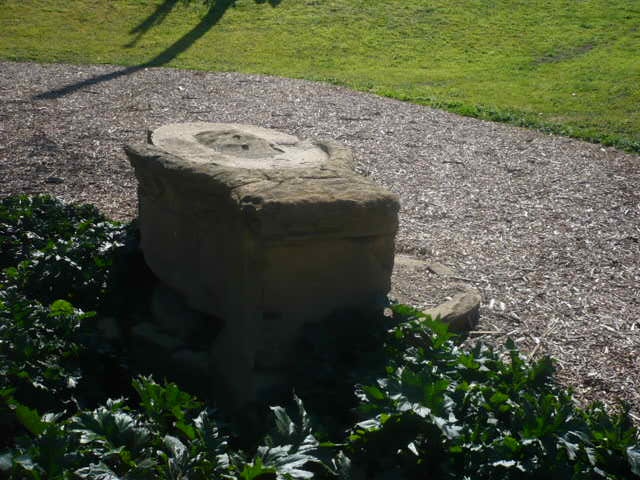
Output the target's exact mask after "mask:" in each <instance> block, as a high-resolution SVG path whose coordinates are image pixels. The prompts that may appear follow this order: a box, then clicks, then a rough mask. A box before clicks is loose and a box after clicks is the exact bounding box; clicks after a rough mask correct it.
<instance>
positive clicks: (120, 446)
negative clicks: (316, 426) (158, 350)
mask: <svg viewBox="0 0 640 480" xmlns="http://www.w3.org/2000/svg"><path fill="white" fill-rule="evenodd" d="M134 382H135V383H136V384H137V386H136V390H137V391H138V392H139V393H140V396H141V398H140V400H141V404H143V403H145V402H146V400H148V399H151V398H162V399H164V401H162V402H160V403H158V404H155V405H154V406H153V407H151V409H149V406H148V405H147V406H146V407H144V408H143V410H142V411H138V410H135V409H132V408H130V407H129V406H128V405H127V404H126V403H125V401H124V400H121V399H120V400H108V401H107V402H106V404H105V405H103V406H100V407H98V408H96V409H94V410H91V411H81V412H79V413H77V414H76V415H73V416H72V417H70V418H68V419H66V420H62V421H60V420H58V419H57V418H53V417H43V419H42V421H41V428H40V429H39V431H34V432H32V434H33V435H32V436H31V437H29V438H26V437H25V438H22V439H20V440H19V441H18V443H17V445H16V446H15V447H14V448H13V449H12V450H10V451H7V452H4V453H2V454H1V455H0V472H4V475H5V476H6V477H7V478H8V479H22V478H33V479H40V478H49V479H57V478H71V475H72V474H73V475H75V478H81V479H87V480H105V479H121V478H127V479H148V480H151V479H167V478H169V479H187V478H188V479H193V480H198V479H202V480H205V479H211V478H228V479H243V480H248V479H253V480H257V479H265V478H274V479H279V480H280V479H281V480H288V479H308V478H312V477H314V473H313V472H311V471H310V470H309V469H308V468H307V467H308V466H309V465H320V466H322V465H323V462H322V460H321V459H320V458H319V457H318V456H317V455H316V453H317V450H318V449H319V444H318V442H317V441H316V440H315V437H314V436H313V433H312V431H311V427H310V425H309V423H308V416H307V414H306V412H305V411H304V408H303V407H302V404H301V402H299V400H298V405H299V415H300V416H301V418H302V419H303V420H302V422H303V423H302V424H301V425H298V424H296V423H294V422H293V421H292V420H291V418H290V417H289V416H288V415H287V413H286V412H285V411H284V410H283V409H281V408H280V407H274V413H275V416H276V425H277V428H276V431H277V440H276V436H273V437H267V438H265V440H264V445H262V446H258V447H257V448H256V451H255V453H254V454H253V455H248V454H247V453H245V452H242V451H238V450H233V449H231V448H230V447H229V443H228V440H227V437H226V436H225V435H223V434H222V433H221V431H220V429H219V427H218V424H217V422H216V421H215V420H214V416H213V414H212V412H211V411H209V410H207V409H203V410H201V411H200V412H199V413H198V414H197V415H193V416H191V415H190V416H189V418H183V420H181V421H180V422H178V421H176V422H173V423H169V422H164V421H162V422H158V419H159V418H161V419H167V418H170V417H172V416H174V414H175V409H176V407H180V406H182V405H184V404H185V403H184V402H185V401H186V405H187V410H189V411H191V410H192V409H193V408H194V407H195V405H196V403H198V402H197V401H196V400H195V399H194V398H193V397H191V396H190V395H188V394H186V393H185V392H181V391H180V390H179V388H178V387H177V386H176V385H175V384H171V383H166V384H165V385H162V386H161V385H158V384H157V383H155V382H154V381H153V380H152V379H151V378H144V377H141V378H138V379H136V380H134ZM180 423H183V424H184V426H187V427H188V428H186V429H185V428H184V427H183V426H180ZM185 430H187V431H188V432H189V433H188V434H185ZM278 442H281V443H278ZM322 471H324V472H327V474H330V469H329V467H326V468H324V470H322Z"/></svg>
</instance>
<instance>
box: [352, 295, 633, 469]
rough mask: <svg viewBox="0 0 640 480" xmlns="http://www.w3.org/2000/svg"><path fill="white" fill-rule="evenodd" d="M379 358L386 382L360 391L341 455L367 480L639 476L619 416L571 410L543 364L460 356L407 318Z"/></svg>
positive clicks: (477, 352) (479, 352)
mask: <svg viewBox="0 0 640 480" xmlns="http://www.w3.org/2000/svg"><path fill="white" fill-rule="evenodd" d="M396 311H397V313H400V312H401V313H404V314H407V313H411V312H410V311H408V310H407V309H406V307H399V308H397V309H396ZM434 327H436V328H434ZM387 349H388V352H389V362H388V364H387V366H386V374H385V375H384V376H382V377H381V378H379V379H378V380H377V382H376V383H375V384H369V385H363V386H361V387H360V388H359V391H358V396H359V397H360V399H361V405H360V407H359V411H360V413H361V415H362V416H363V417H364V419H363V420H362V421H361V422H359V423H358V424H357V425H356V426H355V427H353V428H352V430H351V434H350V437H349V444H348V447H347V451H348V453H349V454H350V456H351V457H352V461H353V463H354V465H356V466H357V468H361V469H362V470H364V471H365V472H366V473H367V474H368V475H372V474H373V472H387V474H388V475H397V476H398V477H396V478H407V479H409V478H418V477H419V476H420V475H422V474H423V473H424V471H425V469H427V470H428V471H429V472H430V473H431V474H432V475H433V477H432V478H461V477H462V476H465V475H467V476H468V478H478V479H482V478H486V479H494V478H502V479H512V478H513V479H516V478H518V479H519V478H541V477H542V476H547V477H549V478H558V479H565V478H576V479H578V478H580V479H587V478H599V477H600V476H604V477H606V478H611V479H628V478H631V477H632V475H633V474H634V473H636V471H637V465H636V463H635V462H636V461H637V460H636V459H637V457H636V449H637V445H638V440H639V438H638V435H637V431H636V430H635V429H634V428H633V426H632V425H631V423H630V420H629V417H628V415H627V414H626V412H624V411H623V412H621V413H619V414H618V415H615V416H613V417H611V416H609V415H608V414H606V413H605V412H604V410H603V409H602V408H601V407H600V406H594V407H592V408H591V409H588V410H586V411H582V410H580V409H579V408H577V407H576V405H575V403H574V402H573V399H572V397H571V395H570V393H569V392H566V391H565V390H563V389H562V388H560V387H559V386H558V385H557V384H555V382H554V381H553V363H552V362H551V360H550V359H548V358H544V359H542V360H540V361H538V362H535V363H533V364H529V363H528V362H527V361H525V360H524V359H523V358H522V357H521V356H520V354H519V353H518V352H517V350H516V349H515V346H514V345H513V343H508V344H507V350H506V352H505V353H506V358H504V359H503V358H501V356H500V354H498V353H496V352H495V351H493V350H492V349H491V348H489V347H487V346H484V345H477V346H476V347H474V348H472V349H470V350H469V351H463V350H461V349H460V348H459V347H457V346H456V344H455V343H454V342H453V341H452V335H451V334H450V333H448V332H447V331H446V329H445V328H443V325H441V324H440V325H438V324H434V323H433V322H430V321H428V320H426V321H425V319H424V318H415V317H414V318H411V319H408V320H407V321H405V322H403V323H402V324H400V325H399V326H398V327H396V328H394V329H393V330H392V331H391V332H390V337H389V341H388V344H387Z"/></svg>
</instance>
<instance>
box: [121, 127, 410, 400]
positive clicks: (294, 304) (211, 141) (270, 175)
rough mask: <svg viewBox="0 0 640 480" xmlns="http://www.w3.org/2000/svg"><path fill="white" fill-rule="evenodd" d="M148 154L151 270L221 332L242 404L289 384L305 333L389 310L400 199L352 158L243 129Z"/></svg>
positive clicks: (173, 138)
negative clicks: (286, 374)
mask: <svg viewBox="0 0 640 480" xmlns="http://www.w3.org/2000/svg"><path fill="white" fill-rule="evenodd" d="M151 141H152V144H150V145H136V146H128V147H127V148H126V151H127V154H128V156H129V159H130V161H131V163H132V165H133V166H134V168H135V171H136V176H137V178H138V182H139V204H140V207H139V208H140V211H139V214H140V229H141V236H142V249H143V252H144V255H145V259H146V261H147V263H148V265H149V266H150V268H151V269H152V270H153V271H154V273H155V274H156V275H157V276H158V277H159V278H160V279H161V281H162V282H164V283H165V284H166V285H168V286H169V287H170V288H171V289H173V290H175V291H176V292H178V293H179V294H180V295H181V296H182V297H183V298H184V299H185V301H186V303H187V304H188V305H189V307H190V308H192V309H194V310H196V311H199V312H202V313H204V314H206V315H212V316H215V317H218V318H221V319H222V320H223V322H224V325H223V327H222V330H221V332H220V334H219V335H218V336H217V337H216V339H215V341H214V342H213V345H211V348H210V359H209V360H210V361H209V365H210V366H211V369H212V370H213V371H215V374H214V377H215V378H216V379H217V381H223V383H224V384H226V387H227V388H228V389H229V392H231V393H232V394H233V398H234V402H235V403H236V404H238V405H240V404H244V403H247V402H250V401H252V400H254V399H256V397H257V396H258V395H259V390H260V389H261V388H263V387H264V388H269V387H271V386H272V385H273V384H274V383H277V382H278V381H279V378H281V372H283V371H284V370H286V367H287V364H288V363H290V362H292V361H295V359H292V358H291V357H290V355H289V352H290V350H291V349H292V347H293V345H294V343H295V341H296V335H297V333H298V331H299V329H300V327H301V326H302V325H303V324H305V323H308V322H316V321H320V320H321V319H323V318H325V317H326V316H328V315H330V314H331V313H332V312H333V311H335V310H338V309H343V308H371V307H372V306H374V305H376V304H379V303H380V301H381V299H384V298H386V294H387V292H388V291H389V288H390V277H391V271H392V268H393V257H394V236H395V233H396V230H397V226H398V216H397V214H398V208H399V205H398V200H397V198H396V197H395V196H394V195H392V194H390V193H389V192H387V191H385V190H383V189H382V188H380V187H378V186H377V185H375V184H373V183H372V182H371V181H369V180H367V179H365V178H363V177H361V176H359V175H357V174H356V173H355V172H354V171H353V169H352V156H351V152H350V151H349V150H348V149H346V148H343V147H341V146H338V145H336V144H334V143H331V142H309V141H300V140H298V139H297V138H296V137H292V136H289V135H286V134H282V133H280V132H275V131H272V130H266V129H261V128H257V127H250V126H243V125H233V124H231V125H230V124H207V123H197V124H180V125H167V126H165V127H161V128H160V129H158V130H156V131H155V132H154V133H153V134H152V137H151ZM202 328H206V325H205V326H203V327H202ZM177 330H179V328H178V329H177Z"/></svg>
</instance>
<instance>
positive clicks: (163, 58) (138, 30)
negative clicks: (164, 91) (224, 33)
mask: <svg viewBox="0 0 640 480" xmlns="http://www.w3.org/2000/svg"><path fill="white" fill-rule="evenodd" d="M178 1H179V0H165V1H164V2H163V3H162V4H160V5H159V6H158V7H157V8H156V10H155V11H154V12H153V13H152V14H151V15H149V17H147V18H146V19H145V20H144V21H142V22H141V23H140V24H138V25H137V26H136V27H134V28H133V29H132V30H131V32H130V33H131V34H137V36H136V38H134V39H133V40H132V41H131V42H129V43H128V44H127V45H126V46H133V45H135V44H136V43H137V42H138V41H139V40H140V38H142V36H143V35H144V34H145V33H146V32H148V31H149V30H150V29H151V28H152V27H153V26H155V25H158V24H160V23H162V21H164V19H165V18H166V17H167V15H169V13H171V11H172V10H173V8H174V7H175V6H176V4H177V3H178ZM182 1H183V2H185V3H188V2H189V1H190V0H182ZM281 1H282V0H255V2H256V3H267V2H268V3H269V4H270V5H271V6H272V7H276V6H278V5H279V4H280V2H281ZM205 3H208V4H209V10H207V13H206V15H205V16H204V17H202V19H201V20H200V21H199V22H198V24H197V25H196V26H195V27H193V28H192V29H191V30H190V31H189V32H187V33H186V34H185V35H183V36H182V37H181V38H180V39H178V40H177V41H176V42H175V43H174V44H173V45H171V46H169V47H167V48H166V49H165V50H163V51H162V52H160V53H159V54H158V55H156V56H155V57H153V58H152V59H150V60H148V61H146V62H144V63H141V64H139V65H133V66H131V67H126V68H122V69H120V70H117V71H115V72H110V73H105V74H102V75H96V76H94V77H91V78H88V79H86V80H82V81H80V82H76V83H72V84H69V85H65V86H64V87H61V88H56V89H53V90H49V91H48V92H44V93H39V94H37V95H34V96H33V97H32V98H33V99H34V100H47V99H55V98H60V97H64V96H66V95H69V94H71V93H74V92H76V91H78V90H82V89H83V88H86V87H90V86H92V85H97V84H100V83H103V82H108V81H110V80H115V79H116V78H120V77H124V76H127V75H131V74H132V73H135V72H137V71H139V70H143V69H145V68H149V67H160V66H162V65H165V64H167V63H169V62H170V61H171V60H173V59H174V58H176V57H177V56H178V55H180V54H181V53H183V52H185V51H186V50H188V49H189V48H190V47H191V46H192V45H193V44H194V43H195V42H196V41H198V39H200V38H201V37H202V36H204V35H205V34H206V33H207V32H208V31H209V30H210V29H211V28H212V27H213V26H214V25H216V24H217V23H218V22H219V21H220V19H221V18H222V17H223V16H224V14H225V12H226V11H227V9H228V8H229V7H231V6H233V5H234V4H235V0H205Z"/></svg>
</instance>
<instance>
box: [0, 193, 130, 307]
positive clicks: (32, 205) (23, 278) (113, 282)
mask: <svg viewBox="0 0 640 480" xmlns="http://www.w3.org/2000/svg"><path fill="white" fill-rule="evenodd" d="M134 236H135V231H134V229H133V228H132V227H130V226H125V225H120V224H118V223H114V222H109V221H107V220H106V219H105V218H104V217H103V216H102V215H101V214H100V213H99V212H98V211H97V209H96V208H95V207H92V206H88V205H81V206H75V205H66V204H63V203H62V202H60V201H59V200H56V199H53V198H51V197H48V196H36V197H25V196H20V197H10V198H7V199H3V200H2V201H0V270H2V269H3V270H4V278H5V279H4V282H5V283H11V284H14V285H16V286H18V287H19V288H20V290H21V291H22V292H23V293H24V294H25V295H27V296H29V297H32V298H37V299H38V300H39V301H41V302H43V303H51V302H53V301H55V300H59V299H64V300H67V301H70V302H72V303H73V304H74V305H76V306H78V307H81V308H83V309H86V310H96V309H98V308H99V307H104V305H103V304H104V302H105V301H106V300H110V298H107V297H108V296H109V294H110V293H111V294H112V293H114V292H115V291H117V290H118V288H117V287H118V285H117V281H118V280H121V279H120V278H118V275H117V274H118V266H119V265H117V261H118V259H122V258H123V257H124V258H126V255H125V251H126V250H127V248H128V249H129V250H130V249H131V248H132V243H135V240H134V238H133V237H134Z"/></svg>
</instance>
